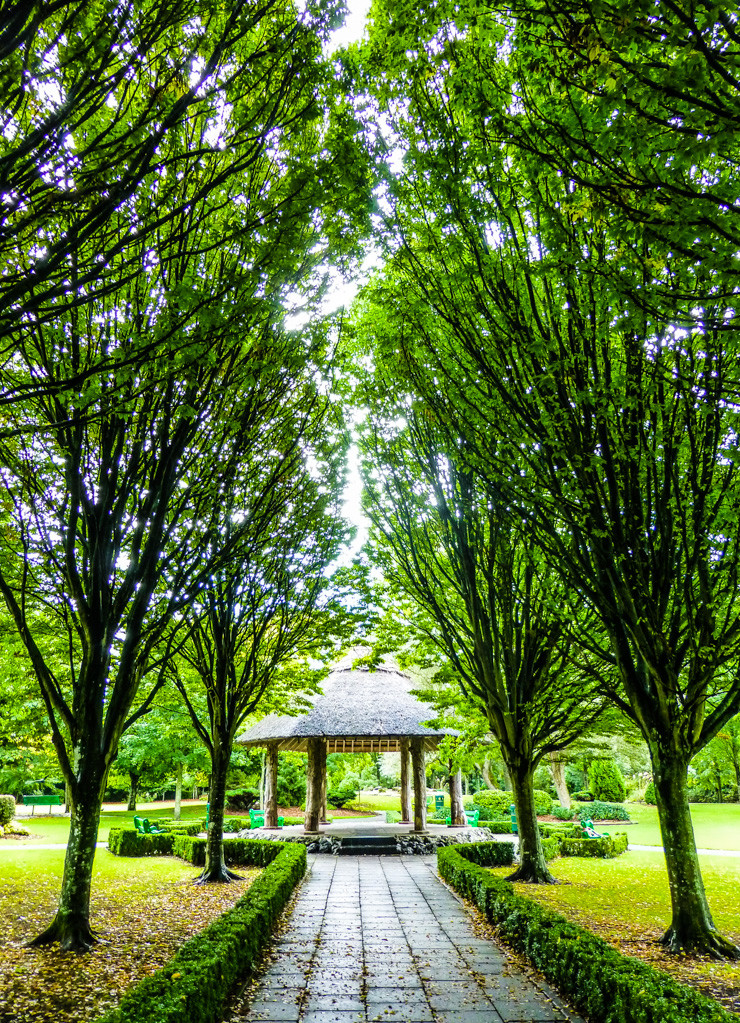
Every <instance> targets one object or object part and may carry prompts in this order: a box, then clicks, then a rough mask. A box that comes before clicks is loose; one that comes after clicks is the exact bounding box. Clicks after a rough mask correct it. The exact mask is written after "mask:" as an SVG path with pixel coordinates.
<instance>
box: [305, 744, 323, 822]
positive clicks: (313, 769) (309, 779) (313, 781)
mask: <svg viewBox="0 0 740 1023" xmlns="http://www.w3.org/2000/svg"><path fill="white" fill-rule="evenodd" d="M324 774H326V740H325V739H316V738H311V739H309V740H308V769H307V775H306V816H305V818H304V823H303V829H304V831H306V832H308V833H309V834H314V833H316V832H317V831H318V830H319V819H320V817H321V780H322V776H323V775H324Z"/></svg>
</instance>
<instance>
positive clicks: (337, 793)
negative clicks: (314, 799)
mask: <svg viewBox="0 0 740 1023" xmlns="http://www.w3.org/2000/svg"><path fill="white" fill-rule="evenodd" d="M356 798H357V789H356V788H355V786H354V785H350V784H347V783H343V784H341V785H339V786H338V788H335V789H330V790H329V792H328V793H327V795H326V801H327V803H329V805H330V806H338V807H339V808H340V809H341V808H342V807H343V806H346V805H347V803H351V802H352V800H353V799H356Z"/></svg>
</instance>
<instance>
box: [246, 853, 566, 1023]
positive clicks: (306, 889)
mask: <svg viewBox="0 0 740 1023" xmlns="http://www.w3.org/2000/svg"><path fill="white" fill-rule="evenodd" d="M434 862H435V861H434V858H433V857H423V858H422V857H416V856H409V857H395V856H388V857H379V856H340V857H333V856H312V857H309V871H310V872H309V874H308V876H307V878H306V880H305V881H304V882H303V884H302V887H301V889H300V891H299V894H298V896H297V899H296V903H295V908H294V910H293V913H292V917H291V919H290V922H289V925H288V928H287V929H286V932H285V934H284V935H283V936H282V937H281V938H279V939H278V941H277V942H276V944H275V946H274V953H273V955H272V957H271V962H269V964H268V965H267V967H266V968H265V971H264V973H263V975H262V976H261V977H260V978H259V979H258V982H257V985H256V988H255V987H253V988H252V989H251V990H250V992H249V994H248V995H245V996H243V997H242V999H241V1001H240V1002H239V1003H238V1004H237V1005H236V1007H235V1008H234V1011H233V1013H232V1015H231V1016H229V1017H228V1019H229V1020H230V1021H231V1023H256V1021H258V1020H264V1021H270V1023H278V1021H280V1023H369V1021H373V1020H395V1021H403V1023H424V1021H438V1023H501V1021H504V1023H515V1021H517V1023H518V1021H526V1023H534V1021H536V1023H556V1021H557V1023H562V1021H563V1020H573V1021H577V1023H582V1021H580V1020H579V1019H578V1017H575V1016H574V1015H573V1014H572V1013H570V1012H569V1011H568V1010H567V1009H566V1007H565V1006H564V1005H563V1004H562V1002H560V1000H559V999H558V998H557V996H556V994H555V992H554V991H552V989H550V988H547V986H546V985H545V984H544V983H543V984H541V985H536V984H534V983H533V982H532V981H531V980H530V979H529V977H527V976H525V975H524V974H522V973H521V972H519V971H518V970H517V968H516V967H515V966H513V964H511V962H510V960H508V959H507V958H506V956H505V955H504V953H503V952H502V951H501V949H500V948H499V947H498V946H497V945H496V944H494V943H493V942H492V941H489V940H486V939H483V938H480V937H477V936H476V934H475V932H474V930H473V927H472V924H471V917H470V915H469V913H468V911H467V910H466V908H465V906H464V905H463V904H462V903H461V902H460V901H459V900H458V899H457V898H456V897H455V896H454V895H453V894H452V893H451V892H450V891H449V890H448V889H447V888H446V887H445V886H444V885H443V884H442V883H441V882H440V880H439V879H438V877H437V876H436V873H435V872H434Z"/></svg>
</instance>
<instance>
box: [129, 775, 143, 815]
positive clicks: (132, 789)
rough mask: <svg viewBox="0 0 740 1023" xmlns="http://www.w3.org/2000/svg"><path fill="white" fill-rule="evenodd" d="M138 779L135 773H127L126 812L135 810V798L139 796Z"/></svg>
mask: <svg viewBox="0 0 740 1023" xmlns="http://www.w3.org/2000/svg"><path fill="white" fill-rule="evenodd" d="M139 777H140V775H138V774H136V772H135V771H129V773H128V782H129V785H128V806H127V807H126V809H127V810H135V809H136V798H137V796H138V795H139Z"/></svg>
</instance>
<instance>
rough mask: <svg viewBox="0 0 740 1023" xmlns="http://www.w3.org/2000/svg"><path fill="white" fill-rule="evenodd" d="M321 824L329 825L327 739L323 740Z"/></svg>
mask: <svg viewBox="0 0 740 1023" xmlns="http://www.w3.org/2000/svg"><path fill="white" fill-rule="evenodd" d="M321 823H322V824H328V823H329V821H328V820H327V818H326V739H322V740H321Z"/></svg>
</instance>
